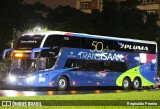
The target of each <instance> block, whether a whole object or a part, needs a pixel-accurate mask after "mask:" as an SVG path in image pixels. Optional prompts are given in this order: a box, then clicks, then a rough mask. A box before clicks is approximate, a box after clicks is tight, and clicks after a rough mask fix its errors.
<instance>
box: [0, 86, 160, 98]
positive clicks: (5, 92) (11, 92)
mask: <svg viewBox="0 0 160 109" xmlns="http://www.w3.org/2000/svg"><path fill="white" fill-rule="evenodd" d="M154 90H159V88H156V89H146V90H144V89H142V90H123V89H121V88H120V87H75V88H70V89H69V90H67V91H57V90H56V89H55V88H54V89H53V88H28V87H27V88H26V87H25V88H24V87H11V86H7V85H1V87H0V96H8V97H13V96H38V95H75V94H100V93H121V92H130V91H132V92H146V91H154Z"/></svg>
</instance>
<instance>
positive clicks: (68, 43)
mask: <svg viewBox="0 0 160 109" xmlns="http://www.w3.org/2000/svg"><path fill="white" fill-rule="evenodd" d="M63 47H71V48H81V38H79V37H73V36H64V37H63Z"/></svg>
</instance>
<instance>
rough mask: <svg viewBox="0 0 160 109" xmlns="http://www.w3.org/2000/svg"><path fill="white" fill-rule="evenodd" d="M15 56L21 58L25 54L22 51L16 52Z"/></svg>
mask: <svg viewBox="0 0 160 109" xmlns="http://www.w3.org/2000/svg"><path fill="white" fill-rule="evenodd" d="M14 56H15V57H18V58H21V57H23V54H22V53H17V54H15V55H14Z"/></svg>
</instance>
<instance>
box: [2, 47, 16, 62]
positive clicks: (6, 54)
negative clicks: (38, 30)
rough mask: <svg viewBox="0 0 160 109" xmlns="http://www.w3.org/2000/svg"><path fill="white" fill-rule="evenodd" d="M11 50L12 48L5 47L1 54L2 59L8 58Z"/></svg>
mask: <svg viewBox="0 0 160 109" xmlns="http://www.w3.org/2000/svg"><path fill="white" fill-rule="evenodd" d="M13 50H14V49H13V48H9V49H5V50H4V51H3V54H2V59H5V58H10V57H11V54H12V51H13Z"/></svg>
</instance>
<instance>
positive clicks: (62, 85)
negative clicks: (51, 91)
mask: <svg viewBox="0 0 160 109" xmlns="http://www.w3.org/2000/svg"><path fill="white" fill-rule="evenodd" d="M57 88H58V90H60V91H64V90H66V89H67V88H68V80H67V78H66V77H65V76H61V77H60V78H59V79H58V85H57Z"/></svg>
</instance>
